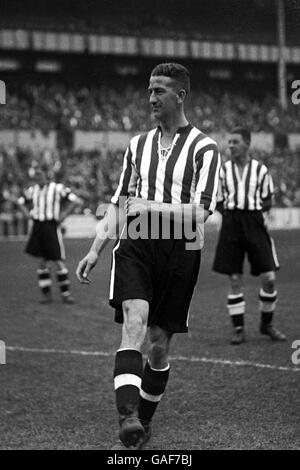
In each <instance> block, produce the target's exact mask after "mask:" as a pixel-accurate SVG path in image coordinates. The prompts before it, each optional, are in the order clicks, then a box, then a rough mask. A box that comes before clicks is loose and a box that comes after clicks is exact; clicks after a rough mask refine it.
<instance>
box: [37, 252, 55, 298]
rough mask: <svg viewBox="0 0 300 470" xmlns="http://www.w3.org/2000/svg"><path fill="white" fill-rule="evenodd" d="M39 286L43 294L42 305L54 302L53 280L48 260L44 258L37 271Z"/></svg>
mask: <svg viewBox="0 0 300 470" xmlns="http://www.w3.org/2000/svg"><path fill="white" fill-rule="evenodd" d="M37 277H38V286H39V288H40V290H41V293H42V298H41V301H40V302H41V303H49V302H52V291H51V287H52V280H51V272H50V269H49V267H48V265H47V260H46V259H44V258H42V259H41V260H40V262H39V266H38V269H37Z"/></svg>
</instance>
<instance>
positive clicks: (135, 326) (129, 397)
mask: <svg viewBox="0 0 300 470" xmlns="http://www.w3.org/2000/svg"><path fill="white" fill-rule="evenodd" d="M122 307H123V327H122V340H121V344H120V348H119V350H118V351H117V354H116V358H115V368H114V386H115V392H116V404H117V409H118V412H119V423H120V433H119V436H120V440H121V441H122V443H123V444H124V445H125V447H128V448H129V447H132V446H136V445H137V444H138V442H139V441H140V440H141V439H142V438H143V436H144V428H143V426H142V424H141V422H140V420H139V418H138V406H139V400H140V387H141V380H142V374H143V358H142V353H141V347H142V345H143V343H144V339H145V336H146V333H147V320H148V314H149V303H148V302H147V301H145V300H142V299H130V300H125V301H123V303H122Z"/></svg>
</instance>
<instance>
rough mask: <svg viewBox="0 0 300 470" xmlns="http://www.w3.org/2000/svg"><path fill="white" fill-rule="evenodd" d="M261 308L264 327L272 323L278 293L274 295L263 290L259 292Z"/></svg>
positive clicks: (275, 292)
mask: <svg viewBox="0 0 300 470" xmlns="http://www.w3.org/2000/svg"><path fill="white" fill-rule="evenodd" d="M258 297H259V308H260V311H261V322H262V324H263V325H269V324H271V323H272V320H273V315H274V311H275V307H276V302H277V291H276V290H275V291H274V292H272V293H269V292H265V291H264V290H263V289H260V291H259V296H258Z"/></svg>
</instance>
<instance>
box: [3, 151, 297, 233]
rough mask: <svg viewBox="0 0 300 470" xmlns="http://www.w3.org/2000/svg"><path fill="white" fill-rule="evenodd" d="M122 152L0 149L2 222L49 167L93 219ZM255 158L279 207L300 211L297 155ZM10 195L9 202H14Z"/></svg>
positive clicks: (110, 188) (13, 218) (112, 185)
mask: <svg viewBox="0 0 300 470" xmlns="http://www.w3.org/2000/svg"><path fill="white" fill-rule="evenodd" d="M123 153H124V149H120V150H118V151H114V152H112V151H109V150H105V149H102V150H93V151H88V152H87V151H69V150H62V151H50V150H49V149H46V150H44V151H43V152H41V154H37V153H34V152H32V151H31V150H29V149H27V150H24V149H19V148H17V147H15V146H6V147H4V146H2V147H0V175H1V178H0V196H1V197H0V219H1V222H3V221H8V222H11V223H15V224H16V225H17V224H18V220H19V219H22V216H21V214H20V212H19V211H18V207H17V205H16V204H14V203H13V202H11V199H13V198H17V197H19V196H20V195H21V194H22V192H23V191H24V189H25V188H26V187H27V186H28V185H29V184H31V182H32V179H31V178H32V176H33V173H34V167H35V166H36V165H37V163H38V162H40V161H43V162H44V163H47V165H48V167H49V171H50V173H51V177H52V178H54V179H55V180H56V181H62V182H64V183H65V184H66V185H67V186H69V187H70V188H71V189H72V190H73V191H74V192H75V193H76V194H77V195H78V196H79V197H80V198H81V199H82V201H83V205H82V206H81V207H80V208H79V209H78V211H79V212H81V213H85V214H93V215H95V214H96V209H97V207H98V205H99V204H100V203H104V202H108V201H109V200H110V197H111V195H112V194H113V192H114V191H115V189H116V187H117V184H118V180H119V176H120V172H121V168H122V163H123ZM253 156H254V157H255V158H258V159H259V160H261V161H263V162H265V163H266V164H267V166H268V167H269V168H270V171H271V174H272V176H273V179H274V183H275V201H274V204H275V206H277V207H300V159H299V153H297V152H291V151H289V150H274V151H272V152H271V153H267V152H264V151H258V150H255V151H253ZM12 196H13V198H12Z"/></svg>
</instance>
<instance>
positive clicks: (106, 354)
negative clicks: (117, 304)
mask: <svg viewBox="0 0 300 470" xmlns="http://www.w3.org/2000/svg"><path fill="white" fill-rule="evenodd" d="M6 350H7V351H12V352H29V353H38V354H65V355H78V356H102V357H110V356H113V355H114V353H109V352H105V351H78V350H76V349H73V350H72V349H71V350H69V351H68V350H65V349H40V348H23V347H22V346H6ZM170 360H171V361H186V362H202V363H209V364H220V365H224V366H243V367H245V366H248V367H257V368H260V369H271V370H280V371H285V372H300V368H299V367H287V366H278V365H274V364H261V363H259V362H251V361H243V360H241V361H231V360H230V359H217V358H208V357H195V356H191V357H186V356H170Z"/></svg>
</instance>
